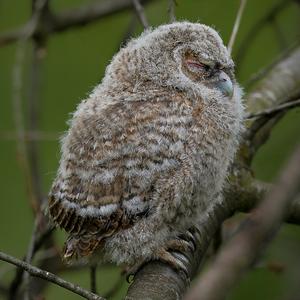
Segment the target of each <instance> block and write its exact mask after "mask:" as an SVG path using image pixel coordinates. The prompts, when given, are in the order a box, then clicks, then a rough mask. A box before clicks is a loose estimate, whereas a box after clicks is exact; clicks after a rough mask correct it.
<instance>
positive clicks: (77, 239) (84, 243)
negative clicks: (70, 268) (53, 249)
mask: <svg viewBox="0 0 300 300" xmlns="http://www.w3.org/2000/svg"><path fill="white" fill-rule="evenodd" d="M101 240H102V239H99V238H97V237H96V236H91V235H81V236H74V235H70V236H69V238H68V239H67V241H66V243H65V247H64V250H63V260H64V261H65V262H67V263H70V262H71V261H72V260H78V259H81V258H86V257H88V256H90V255H91V254H93V252H94V251H95V250H96V249H97V248H98V247H99V245H100V243H101Z"/></svg>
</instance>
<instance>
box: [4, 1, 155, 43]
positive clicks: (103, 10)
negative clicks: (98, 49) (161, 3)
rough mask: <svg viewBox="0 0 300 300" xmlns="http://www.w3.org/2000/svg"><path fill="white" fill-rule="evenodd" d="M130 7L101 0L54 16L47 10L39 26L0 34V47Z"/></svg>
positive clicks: (71, 26) (81, 24)
mask: <svg viewBox="0 0 300 300" xmlns="http://www.w3.org/2000/svg"><path fill="white" fill-rule="evenodd" d="M151 1H154V0H141V1H140V2H141V4H146V3H148V2H151ZM131 7H132V0H103V1H97V2H93V3H91V4H88V5H87V4H85V5H83V6H81V7H78V8H73V9H69V10H66V11H63V12H59V13H56V14H55V13H53V12H51V11H50V10H48V11H47V12H46V13H45V14H44V15H43V18H42V19H41V20H40V22H41V23H42V25H41V26H36V25H35V24H34V25H32V20H30V21H29V22H28V23H26V24H24V25H23V26H21V27H20V28H18V29H15V30H12V31H8V32H4V33H2V34H1V35H0V46H3V45H7V44H10V43H13V42H15V41H17V40H19V39H22V38H24V36H25V35H26V36H29V37H33V36H41V35H42V36H46V35H49V34H52V33H55V32H61V31H65V30H68V29H70V28H74V27H78V26H84V25H86V24H89V23H91V22H94V21H96V20H99V19H101V18H104V17H108V16H111V15H113V14H116V13H118V12H121V11H123V10H126V9H130V8H131ZM29 29H30V30H29Z"/></svg>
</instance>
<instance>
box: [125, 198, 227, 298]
mask: <svg viewBox="0 0 300 300" xmlns="http://www.w3.org/2000/svg"><path fill="white" fill-rule="evenodd" d="M231 214H232V210H231V207H230V205H227V203H226V202H225V201H222V202H216V203H214V205H213V206H212V207H211V208H210V209H209V211H208V213H207V214H205V215H204V216H203V218H202V219H201V224H199V226H197V229H196V228H195V230H194V233H193V236H194V243H195V246H196V248H195V251H193V252H191V251H189V252H187V253H185V255H184V257H183V259H182V262H183V263H184V264H185V266H186V268H187V270H188V275H189V278H187V277H186V275H185V274H184V273H181V272H176V271H175V270H173V269H172V268H171V267H170V266H168V265H167V264H163V263H161V262H159V261H151V262H150V263H148V264H147V265H145V266H144V267H143V268H141V269H140V271H139V272H138V273H137V274H136V276H135V278H134V281H133V283H132V285H131V286H130V287H129V290H128V293H127V297H126V299H127V300H140V299H151V300H161V299H164V300H174V299H180V298H182V296H183V295H184V293H185V291H186V289H187V287H188V285H189V282H190V278H193V276H194V275H195V274H196V271H197V269H198V268H199V266H200V264H201V262H202V261H203V258H204V255H205V253H206V250H207V248H208V246H209V244H210V241H211V239H212V238H213V237H214V235H215V232H216V231H217V229H218V228H219V225H220V224H221V223H222V222H223V221H224V220H225V219H226V218H227V217H228V216H229V215H231Z"/></svg>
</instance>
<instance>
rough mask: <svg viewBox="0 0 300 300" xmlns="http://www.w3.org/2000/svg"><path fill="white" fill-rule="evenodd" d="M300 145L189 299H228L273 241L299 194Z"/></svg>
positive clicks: (190, 293) (198, 282)
mask: <svg viewBox="0 0 300 300" xmlns="http://www.w3.org/2000/svg"><path fill="white" fill-rule="evenodd" d="M299 165H300V146H299V147H298V148H297V149H296V151H295V153H294V154H293V156H292V158H291V159H290V161H289V163H288V165H287V166H286V168H285V169H284V170H283V172H282V174H281V176H280V178H279V180H278V182H277V184H276V185H275V187H274V188H273V189H272V190H271V191H270V192H269V193H268V195H267V196H266V198H265V200H264V201H263V202H262V203H261V204H260V205H259V207H258V208H257V209H256V210H255V211H254V212H253V213H252V214H251V215H250V216H249V217H248V218H247V219H246V220H245V221H244V222H243V223H242V224H241V226H240V228H239V230H238V232H237V233H236V234H235V235H234V237H233V238H232V239H231V240H230V241H229V242H228V243H227V244H226V245H225V246H224V247H223V249H221V251H220V253H219V254H218V256H217V257H216V259H215V262H214V263H213V264H212V266H211V267H210V268H209V269H208V271H207V272H206V273H204V275H203V276H201V277H200V278H199V279H198V281H197V284H196V285H195V287H194V288H193V289H191V291H190V292H189V293H188V294H187V296H186V297H185V300H196V299H199V295H201V298H203V299H205V300H220V299H225V296H226V295H227V294H228V292H229V291H230V290H231V288H232V287H233V286H234V284H235V283H236V282H237V281H239V280H240V278H241V276H242V275H243V273H244V271H245V270H246V269H248V268H249V267H250V266H251V265H252V263H253V262H254V261H255V259H256V258H257V256H258V255H259V254H260V252H261V249H262V248H263V247H264V246H266V243H267V242H270V241H271V237H274V233H275V232H277V231H278V229H279V225H280V223H281V222H282V221H283V219H284V217H285V215H286V214H287V213H288V211H289V207H290V205H291V203H292V200H294V198H295V197H296V195H297V193H298V192H299V189H300V187H299V181H300V168H299Z"/></svg>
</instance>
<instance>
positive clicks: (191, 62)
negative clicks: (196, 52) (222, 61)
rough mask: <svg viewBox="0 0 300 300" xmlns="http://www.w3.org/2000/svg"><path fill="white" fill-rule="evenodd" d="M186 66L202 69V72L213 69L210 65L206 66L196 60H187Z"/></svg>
mask: <svg viewBox="0 0 300 300" xmlns="http://www.w3.org/2000/svg"><path fill="white" fill-rule="evenodd" d="M186 64H187V65H188V66H190V67H195V68H197V69H202V70H205V71H209V70H210V69H211V67H210V66H209V65H206V64H204V63H201V62H198V61H194V60H187V61H186Z"/></svg>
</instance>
